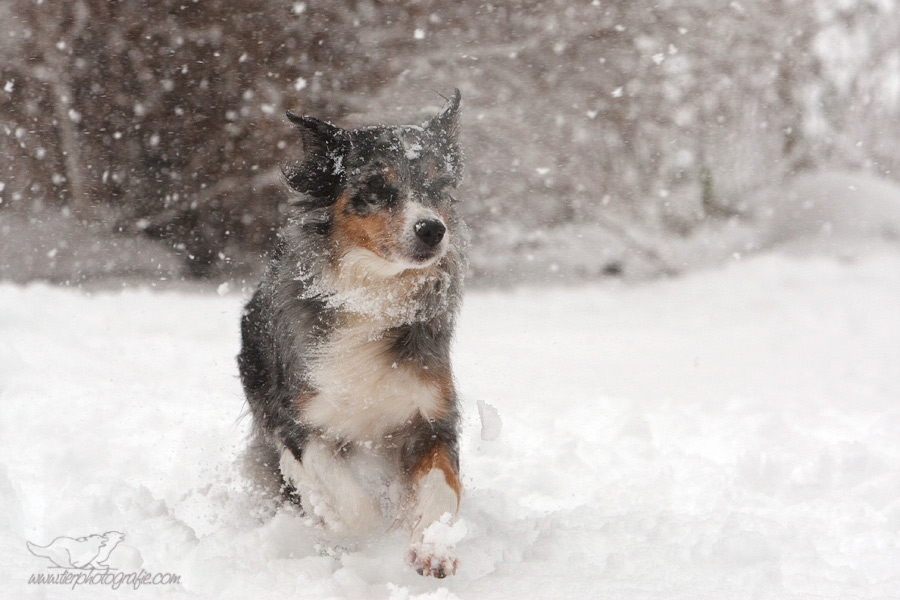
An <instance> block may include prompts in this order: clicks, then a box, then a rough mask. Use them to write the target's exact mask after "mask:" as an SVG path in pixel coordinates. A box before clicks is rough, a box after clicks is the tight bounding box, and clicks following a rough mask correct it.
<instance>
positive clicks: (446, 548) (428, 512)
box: [407, 442, 461, 578]
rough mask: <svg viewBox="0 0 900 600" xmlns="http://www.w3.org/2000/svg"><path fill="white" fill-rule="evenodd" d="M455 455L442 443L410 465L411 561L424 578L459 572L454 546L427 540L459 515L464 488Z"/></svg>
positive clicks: (409, 556) (440, 541)
mask: <svg viewBox="0 0 900 600" xmlns="http://www.w3.org/2000/svg"><path fill="white" fill-rule="evenodd" d="M455 455H456V453H455V452H454V451H453V450H452V448H451V446H450V445H448V444H445V443H440V442H438V443H436V444H435V445H434V446H433V447H431V448H430V449H428V450H427V451H426V452H424V453H422V454H421V455H420V456H418V457H416V459H415V461H414V462H413V463H412V464H411V465H410V466H411V469H410V472H411V473H412V479H413V481H412V486H413V500H412V513H411V517H410V526H411V529H412V537H411V540H410V542H411V543H410V547H409V553H408V557H407V560H408V562H409V563H410V565H411V566H412V567H413V568H414V569H416V571H418V572H419V574H421V575H426V576H434V577H438V578H442V577H446V576H447V575H453V574H454V573H455V572H456V565H457V560H456V551H455V549H454V548H453V546H452V544H451V545H448V544H446V543H444V542H443V541H442V540H433V539H425V537H426V536H425V530H426V529H427V528H428V527H429V526H430V525H432V524H433V523H435V522H437V521H440V520H441V518H442V517H443V516H444V515H446V514H448V513H449V515H450V517H451V519H454V518H455V517H456V514H457V512H458V511H459V498H460V491H461V486H460V483H459V472H458V470H459V466H458V464H457V460H456V458H455Z"/></svg>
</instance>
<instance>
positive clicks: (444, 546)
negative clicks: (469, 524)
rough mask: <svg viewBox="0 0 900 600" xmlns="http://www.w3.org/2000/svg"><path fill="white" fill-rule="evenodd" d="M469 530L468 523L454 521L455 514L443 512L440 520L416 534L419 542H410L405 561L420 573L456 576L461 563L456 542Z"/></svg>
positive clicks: (428, 575) (431, 575) (433, 575)
mask: <svg viewBox="0 0 900 600" xmlns="http://www.w3.org/2000/svg"><path fill="white" fill-rule="evenodd" d="M467 533H468V530H467V528H466V524H465V522H463V521H462V520H459V521H456V522H453V517H452V515H451V514H450V513H444V515H443V516H442V517H441V518H440V519H438V520H437V521H435V522H434V523H432V524H431V525H429V526H428V527H426V528H425V529H423V530H421V532H420V533H419V534H418V535H416V536H414V537H413V539H416V538H418V539H419V540H420V541H417V542H414V543H412V544H410V546H409V552H408V553H407V555H406V561H407V562H408V563H409V564H410V566H411V567H412V568H414V569H415V570H416V571H417V572H418V573H419V575H425V576H426V577H437V578H438V579H442V578H444V577H446V576H447V575H454V574H455V573H456V567H457V565H458V564H459V561H458V560H457V559H456V548H455V545H456V544H457V543H458V542H459V541H460V540H461V539H463V538H464V537H465V536H466V534H467Z"/></svg>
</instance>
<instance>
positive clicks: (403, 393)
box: [303, 325, 441, 442]
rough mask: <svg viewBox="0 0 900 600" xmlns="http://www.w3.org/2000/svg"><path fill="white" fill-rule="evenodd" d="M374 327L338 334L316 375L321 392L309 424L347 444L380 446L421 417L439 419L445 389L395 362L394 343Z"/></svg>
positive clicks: (309, 411) (309, 406)
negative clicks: (438, 413) (392, 350)
mask: <svg viewBox="0 0 900 600" xmlns="http://www.w3.org/2000/svg"><path fill="white" fill-rule="evenodd" d="M379 336H380V330H379V329H378V328H377V327H375V326H373V325H358V326H355V327H344V328H341V329H338V330H337V331H336V332H335V334H334V337H333V338H332V339H331V340H330V341H329V343H327V344H326V345H325V346H324V347H323V348H322V350H321V352H320V355H319V356H318V357H317V358H316V361H315V363H314V366H313V368H312V370H311V372H310V380H311V383H312V384H313V386H314V387H315V389H316V390H317V393H316V395H315V396H313V397H312V398H311V399H310V400H309V401H307V402H306V404H305V405H304V407H303V419H304V421H306V422H308V423H310V424H311V425H314V426H316V427H320V428H322V429H323V430H324V431H325V432H326V435H328V436H333V437H335V438H339V439H342V440H347V441H361V442H363V441H376V442H380V441H382V440H383V438H384V436H385V435H386V434H388V433H391V432H392V431H395V430H397V429H399V428H400V427H403V426H404V425H406V424H407V423H409V422H410V421H411V420H412V419H414V418H415V417H416V415H417V414H421V415H422V416H423V417H425V418H426V419H431V418H434V417H436V416H437V412H438V410H439V408H440V407H441V397H440V389H439V388H438V386H437V385H436V384H434V383H431V382H429V381H427V380H424V379H423V378H422V377H420V376H419V374H418V373H417V372H416V370H415V367H413V366H411V365H409V364H404V363H398V362H394V359H393V358H391V357H392V353H391V351H390V347H389V344H390V341H389V340H385V339H383V338H381V337H379Z"/></svg>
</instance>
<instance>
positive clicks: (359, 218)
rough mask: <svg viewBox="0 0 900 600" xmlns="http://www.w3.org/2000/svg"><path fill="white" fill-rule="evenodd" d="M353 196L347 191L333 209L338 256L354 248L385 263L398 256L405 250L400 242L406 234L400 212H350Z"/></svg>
mask: <svg viewBox="0 0 900 600" xmlns="http://www.w3.org/2000/svg"><path fill="white" fill-rule="evenodd" d="M352 196H353V192H352V191H349V190H348V191H346V192H344V193H343V194H341V196H340V197H339V198H338V200H337V202H335V205H334V236H333V239H334V241H335V243H336V245H337V250H338V252H337V254H338V256H339V257H340V256H343V255H344V254H345V253H347V252H349V251H350V250H352V249H353V248H363V249H365V250H368V251H370V252H372V253H374V254H376V255H377V256H380V257H381V258H383V259H385V260H391V258H392V257H393V256H395V255H397V254H398V253H399V252H400V251H401V250H402V248H401V247H400V244H399V240H400V238H401V234H402V230H403V216H402V214H400V211H387V210H378V211H374V212H372V213H371V214H368V215H365V216H363V215H358V214H356V213H354V212H353V211H351V210H349V209H348V206H347V205H348V203H349V202H350V198H352Z"/></svg>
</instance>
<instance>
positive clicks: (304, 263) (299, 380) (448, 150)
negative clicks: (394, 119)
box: [238, 90, 466, 576]
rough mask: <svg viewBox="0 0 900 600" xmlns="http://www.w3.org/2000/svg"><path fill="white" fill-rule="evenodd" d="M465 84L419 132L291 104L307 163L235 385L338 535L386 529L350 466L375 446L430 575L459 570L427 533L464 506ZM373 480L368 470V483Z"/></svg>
mask: <svg viewBox="0 0 900 600" xmlns="http://www.w3.org/2000/svg"><path fill="white" fill-rule="evenodd" d="M459 100H460V96H459V91H458V90H457V91H456V93H455V94H454V96H453V97H452V98H451V100H450V101H449V103H448V105H447V106H446V107H445V108H444V110H442V111H441V112H440V113H439V114H438V115H437V116H436V117H434V118H433V119H431V120H430V121H429V122H427V123H425V124H424V125H422V126H403V127H391V126H375V127H367V128H363V129H356V130H343V129H339V128H338V127H335V126H333V125H331V124H328V123H325V122H322V121H319V120H316V119H313V118H310V117H297V116H295V115H292V114H290V113H288V117H289V119H290V120H291V121H292V122H293V123H294V124H295V125H296V126H297V128H298V130H299V133H300V135H301V137H302V140H303V143H304V147H305V154H306V156H305V160H304V161H303V162H301V163H298V164H296V165H294V166H292V167H289V168H287V169H286V170H285V176H286V179H287V181H288V184H289V185H290V187H291V188H292V189H293V190H294V191H295V192H297V196H296V199H295V201H294V202H293V209H292V215H291V217H290V219H289V222H288V224H287V226H286V227H285V228H284V230H283V231H282V232H281V234H280V236H279V244H278V247H277V249H276V253H275V256H274V259H273V260H272V262H271V264H270V266H269V269H268V271H267V273H266V275H265V277H264V279H263V281H262V282H261V284H260V286H259V289H258V290H257V291H256V293H255V294H254V295H253V297H252V299H251V300H250V302H249V303H248V304H247V306H246V310H245V312H244V316H243V319H242V322H241V334H242V348H241V352H240V355H239V357H238V364H239V367H240V373H241V380H242V382H243V385H244V390H245V393H246V395H247V400H248V402H249V405H250V409H251V412H252V415H253V420H254V424H255V432H256V436H257V438H258V443H260V444H262V445H264V446H265V447H267V448H268V449H269V450H270V451H271V452H273V453H275V454H277V455H278V456H280V457H281V458H280V461H279V467H280V471H281V473H280V474H281V476H282V477H283V479H284V482H285V484H286V486H288V487H289V489H291V490H294V489H295V488H296V492H297V493H298V494H299V496H300V501H301V502H302V504H303V507H304V508H305V509H306V510H307V512H309V513H312V514H314V515H316V516H318V517H319V518H320V519H321V520H322V521H323V522H324V524H325V525H326V527H328V528H330V529H332V530H336V531H338V532H339V533H341V532H343V533H358V532H364V531H367V530H371V529H374V528H377V527H378V525H379V520H380V517H381V510H380V503H381V499H378V498H372V497H371V494H369V492H368V490H367V489H366V488H365V486H364V485H363V484H362V482H361V481H359V479H360V476H359V473H358V469H357V470H356V471H354V469H353V468H352V464H351V463H352V462H353V460H354V457H355V456H358V455H363V454H364V455H366V456H367V457H372V456H374V457H375V458H376V459H377V462H379V464H380V465H381V467H380V468H381V469H382V471H381V472H382V473H387V476H386V478H387V479H388V480H390V481H389V483H390V486H393V488H392V489H394V490H395V491H396V488H397V484H399V486H400V488H401V489H402V490H403V492H402V493H401V494H400V502H399V504H401V505H402V506H404V510H405V511H406V518H407V521H408V523H409V525H410V528H411V531H412V535H413V538H412V545H411V551H410V556H409V560H410V561H411V562H412V564H413V565H414V566H415V567H416V568H417V569H418V570H419V571H420V572H423V573H425V574H429V575H435V576H444V575H446V574H449V573H452V572H453V571H454V570H455V567H456V561H455V558H454V557H453V555H452V551H451V552H443V551H438V550H436V549H435V548H433V547H429V546H428V545H427V544H424V543H423V530H424V529H425V528H426V527H427V526H428V525H430V524H431V523H432V522H433V521H435V520H436V519H438V518H440V517H441V515H442V514H443V513H444V512H450V513H451V514H455V512H456V510H457V509H458V502H459V494H460V484H459V478H458V471H459V458H458V443H457V426H458V421H459V412H458V407H457V396H456V392H455V388H454V384H453V377H452V372H451V366H450V354H449V351H450V342H451V337H452V335H453V327H454V321H455V317H456V314H457V310H458V308H459V304H460V294H461V284H462V276H463V271H464V268H465V264H464V250H465V244H466V233H465V228H464V225H463V224H462V223H461V222H460V220H459V219H458V217H457V216H456V212H455V206H454V205H455V200H454V199H453V198H452V197H451V196H450V191H451V190H452V189H453V188H455V187H456V186H457V185H458V184H459V182H460V179H461V177H462V155H461V152H460V150H459V147H458V145H457V130H458V112H459ZM363 478H364V477H363Z"/></svg>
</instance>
